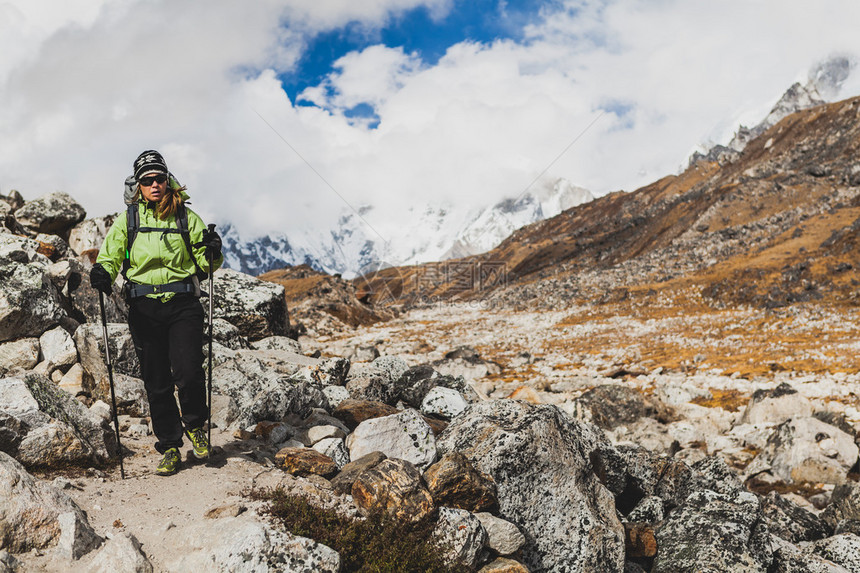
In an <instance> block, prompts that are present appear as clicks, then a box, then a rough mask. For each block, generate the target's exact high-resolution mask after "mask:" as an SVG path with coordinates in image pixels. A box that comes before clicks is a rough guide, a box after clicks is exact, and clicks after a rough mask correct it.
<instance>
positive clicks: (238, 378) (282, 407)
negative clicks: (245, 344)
mask: <svg viewBox="0 0 860 573" xmlns="http://www.w3.org/2000/svg"><path fill="white" fill-rule="evenodd" d="M212 378H213V392H215V393H217V394H220V395H222V396H228V397H230V398H231V399H232V400H233V402H234V404H235V407H236V410H235V417H234V418H232V419H225V420H224V422H225V423H226V427H227V428H230V429H236V428H246V427H248V426H251V425H254V424H256V423H257V422H260V421H264V420H283V419H284V418H285V417H286V416H288V415H289V414H298V415H300V416H302V417H304V416H307V415H308V414H310V413H311V410H312V409H313V408H316V407H322V408H324V407H326V406H327V405H328V404H327V402H326V399H325V395H324V394H323V393H322V392H321V391H320V390H317V389H316V388H312V387H310V386H309V385H308V384H307V383H305V382H303V381H296V380H293V379H290V378H287V377H285V376H282V375H280V374H278V373H277V372H276V371H274V370H272V369H270V368H268V367H267V366H265V365H264V364H263V363H262V362H260V361H259V360H258V359H256V358H254V357H253V356H249V355H247V354H245V353H238V355H237V356H236V357H235V358H231V359H228V360H226V361H225V362H224V363H222V364H220V365H218V366H217V367H215V368H214V370H213V373H212Z"/></svg>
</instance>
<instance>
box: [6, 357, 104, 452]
mask: <svg viewBox="0 0 860 573" xmlns="http://www.w3.org/2000/svg"><path fill="white" fill-rule="evenodd" d="M0 395H3V396H7V397H9V396H11V397H12V400H11V402H9V403H7V404H8V405H7V406H6V407H5V408H4V409H5V410H6V412H7V414H11V415H12V416H14V417H15V418H17V419H18V420H20V421H21V422H23V424H22V425H21V427H23V428H26V433H25V434H24V435H23V436H21V440H20V443H19V444H18V447H17V449H16V452H15V457H16V458H17V459H18V460H19V461H20V462H21V463H23V464H24V465H25V466H48V467H49V466H51V465H54V464H64V463H103V462H104V461H106V460H107V458H108V456H109V455H110V452H112V451H113V450H114V449H115V448H116V443H115V439H114V435H113V433H112V432H111V431H110V429H109V427H108V426H107V425H106V424H105V425H102V424H101V423H100V421H99V420H97V419H94V418H93V417H92V416H91V415H90V413H89V412H88V411H87V409H86V407H84V406H83V405H82V404H81V403H80V402H78V401H77V400H75V399H74V398H73V397H72V396H70V395H69V394H68V393H66V392H64V391H63V390H61V389H59V388H58V387H57V386H56V385H55V384H54V383H53V382H51V380H50V379H48V378H46V377H45V376H43V375H40V374H35V373H31V374H27V375H25V376H23V377H12V378H3V379H0ZM34 406H35V407H34Z"/></svg>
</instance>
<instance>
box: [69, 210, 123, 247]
mask: <svg viewBox="0 0 860 573" xmlns="http://www.w3.org/2000/svg"><path fill="white" fill-rule="evenodd" d="M116 217H117V214H113V215H106V216H104V217H96V218H95V219H86V220H85V221H81V222H80V223H78V224H77V225H75V226H74V228H72V230H71V231H70V232H69V247H71V249H72V250H73V251H74V252H75V253H77V254H79V255H83V254H87V255H89V254H90V253H92V252H93V251H95V252H96V253H97V252H98V250H99V249H100V248H101V246H102V243H103V242H104V240H105V237H106V236H107V232H108V230H109V229H110V227H111V225H113V222H114V221H115V220H116Z"/></svg>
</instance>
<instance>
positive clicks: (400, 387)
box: [394, 364, 478, 409]
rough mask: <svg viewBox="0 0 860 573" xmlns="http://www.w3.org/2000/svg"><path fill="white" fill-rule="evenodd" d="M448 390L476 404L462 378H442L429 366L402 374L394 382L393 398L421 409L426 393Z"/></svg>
mask: <svg viewBox="0 0 860 573" xmlns="http://www.w3.org/2000/svg"><path fill="white" fill-rule="evenodd" d="M440 386H441V387H443V388H450V389H451V390H456V391H457V392H459V393H460V394H461V395H463V396H464V397H465V398H466V400H467V401H468V402H476V401H477V400H478V396H477V394H475V391H474V390H472V389H471V388H470V387H469V386H468V385H467V384H466V381H465V379H464V378H463V377H462V376H444V375H442V374H439V372H437V371H436V370H434V369H433V367H432V366H430V365H429V364H421V365H418V366H413V367H412V368H410V369H409V370H407V371H406V372H404V373H403V374H402V375H401V376H400V377H399V378H398V379H397V380H396V381H395V382H394V390H395V398H396V399H397V400H403V401H404V402H405V403H407V404H409V405H410V406H412V407H413V408H416V409H419V408H421V404H422V402H423V401H424V398H425V397H426V396H427V393H428V392H429V391H430V390H431V389H433V388H436V387H440Z"/></svg>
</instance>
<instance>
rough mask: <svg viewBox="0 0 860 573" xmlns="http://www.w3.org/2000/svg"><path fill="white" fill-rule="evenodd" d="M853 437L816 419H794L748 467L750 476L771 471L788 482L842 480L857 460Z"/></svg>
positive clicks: (775, 433) (858, 451)
mask: <svg viewBox="0 0 860 573" xmlns="http://www.w3.org/2000/svg"><path fill="white" fill-rule="evenodd" d="M858 453H860V450H858V448H857V444H855V443H854V438H853V437H852V436H849V435H848V434H846V433H845V432H843V431H842V430H840V429H838V428H836V427H834V426H831V425H829V424H825V423H824V422H822V421H820V420H818V419H816V418H813V417H806V418H793V419H791V420H787V421H786V422H783V423H782V424H780V425H779V426H778V427H777V429H776V431H775V432H774V433H773V435H771V437H770V438H769V439H768V441H767V445H766V446H765V448H764V450H762V452H761V453H759V455H758V456H756V458H755V459H754V460H753V462H752V463H751V464H750V466H749V467H748V468H747V469H746V471H747V473H748V474H749V475H755V473H757V472H759V471H767V470H770V471H771V472H772V473H773V474H774V475H776V476H778V477H780V478H781V479H782V480H783V481H785V482H787V483H792V482H820V483H833V484H839V483H843V482H844V481H845V479H846V476H847V474H848V470H849V469H851V467H852V466H853V465H854V464H855V463H857V457H858Z"/></svg>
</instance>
